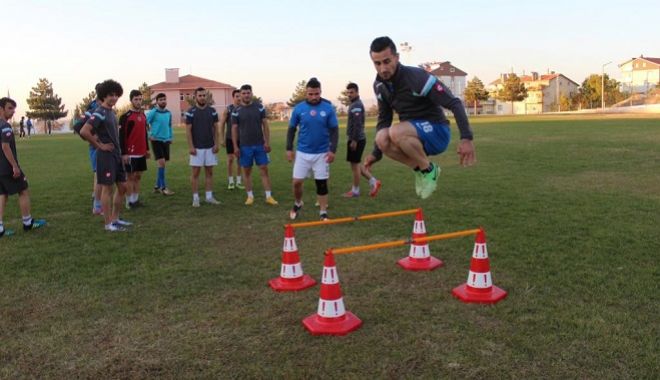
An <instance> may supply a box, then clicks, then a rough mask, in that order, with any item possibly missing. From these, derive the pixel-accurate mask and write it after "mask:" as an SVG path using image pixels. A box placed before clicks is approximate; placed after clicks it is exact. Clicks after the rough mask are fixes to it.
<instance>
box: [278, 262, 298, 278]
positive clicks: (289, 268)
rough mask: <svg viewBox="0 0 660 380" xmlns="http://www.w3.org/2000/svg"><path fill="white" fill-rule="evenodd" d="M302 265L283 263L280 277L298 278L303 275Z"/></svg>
mask: <svg viewBox="0 0 660 380" xmlns="http://www.w3.org/2000/svg"><path fill="white" fill-rule="evenodd" d="M302 275H303V271H302V265H301V264H300V263H297V264H282V270H281V272H280V277H282V278H298V277H302Z"/></svg>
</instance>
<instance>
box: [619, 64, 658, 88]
mask: <svg viewBox="0 0 660 380" xmlns="http://www.w3.org/2000/svg"><path fill="white" fill-rule="evenodd" d="M619 69H620V70H621V87H622V88H621V91H623V92H633V93H636V94H646V93H648V92H649V91H650V90H652V89H653V88H655V87H656V86H657V85H658V83H660V58H650V57H644V56H643V55H641V56H639V58H632V59H629V60H627V61H625V62H623V63H622V64H620V65H619ZM631 88H632V91H630V90H631Z"/></svg>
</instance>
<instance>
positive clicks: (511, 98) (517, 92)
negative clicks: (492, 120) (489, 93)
mask: <svg viewBox="0 0 660 380" xmlns="http://www.w3.org/2000/svg"><path fill="white" fill-rule="evenodd" d="M503 86H504V87H502V89H500V90H499V91H498V92H497V99H499V100H502V101H505V102H511V113H512V114H513V102H519V101H521V100H525V98H526V97H527V89H526V88H525V85H524V84H523V83H522V81H521V80H520V78H519V77H518V76H517V75H516V74H514V73H511V74H509V75H508V76H507V78H506V79H505V80H504V83H503Z"/></svg>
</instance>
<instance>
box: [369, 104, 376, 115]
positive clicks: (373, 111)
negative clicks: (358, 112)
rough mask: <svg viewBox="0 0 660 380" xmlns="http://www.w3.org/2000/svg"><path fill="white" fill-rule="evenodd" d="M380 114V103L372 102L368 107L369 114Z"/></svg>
mask: <svg viewBox="0 0 660 380" xmlns="http://www.w3.org/2000/svg"><path fill="white" fill-rule="evenodd" d="M377 115H378V104H372V105H371V107H369V108H367V116H377Z"/></svg>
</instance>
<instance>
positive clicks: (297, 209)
mask: <svg viewBox="0 0 660 380" xmlns="http://www.w3.org/2000/svg"><path fill="white" fill-rule="evenodd" d="M301 209H302V205H300V206H298V205H296V204H295V203H294V204H293V208H292V209H291V211H289V218H290V219H291V220H296V218H297V217H298V214H299V213H300V210H301Z"/></svg>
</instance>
